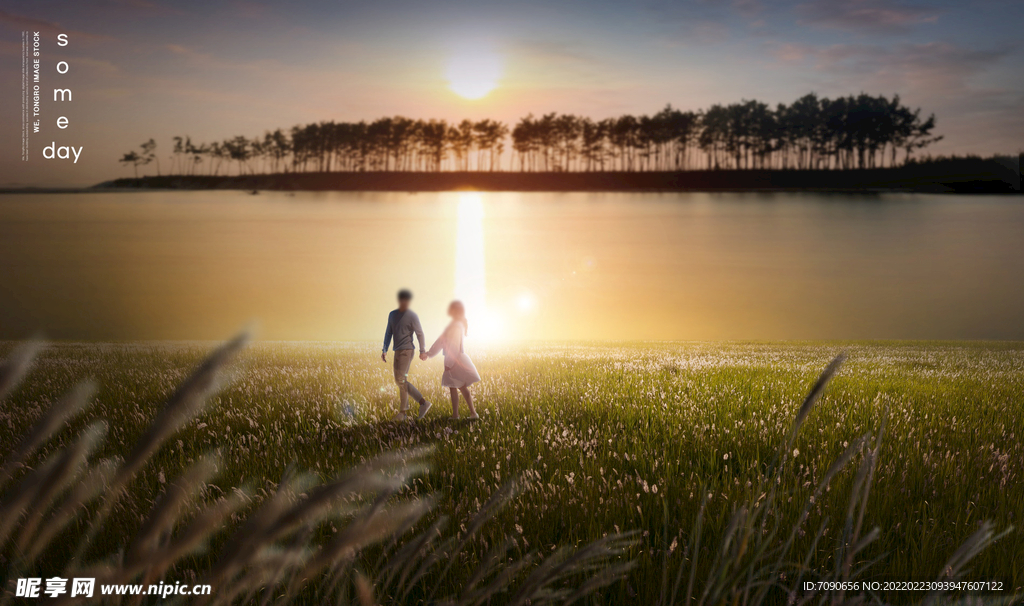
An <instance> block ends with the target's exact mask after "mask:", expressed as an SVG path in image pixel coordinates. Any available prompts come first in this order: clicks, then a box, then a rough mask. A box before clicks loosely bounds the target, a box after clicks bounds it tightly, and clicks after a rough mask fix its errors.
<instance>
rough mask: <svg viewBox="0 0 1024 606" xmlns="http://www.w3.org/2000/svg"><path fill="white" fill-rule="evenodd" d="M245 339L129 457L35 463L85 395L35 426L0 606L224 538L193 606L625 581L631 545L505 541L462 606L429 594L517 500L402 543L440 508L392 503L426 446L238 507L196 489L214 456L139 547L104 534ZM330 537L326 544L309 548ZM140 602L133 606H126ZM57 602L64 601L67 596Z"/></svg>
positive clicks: (419, 501) (20, 456) (546, 592)
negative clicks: (540, 546)
mask: <svg viewBox="0 0 1024 606" xmlns="http://www.w3.org/2000/svg"><path fill="white" fill-rule="evenodd" d="M245 341H246V339H245V337H244V336H242V337H239V338H236V339H235V340H233V341H231V342H229V343H227V344H226V345H224V346H222V347H220V348H219V349H217V350H216V351H214V352H213V354H212V355H210V356H209V357H208V358H207V359H206V360H205V361H204V362H203V363H202V364H201V365H200V366H199V368H198V369H196V370H195V371H194V372H193V374H192V375H191V376H190V377H189V378H188V379H187V380H185V381H184V382H183V383H182V384H181V386H180V387H179V388H178V389H177V390H176V391H175V392H174V393H173V395H172V396H171V397H170V398H169V399H168V400H167V402H166V403H165V404H164V406H163V408H162V409H161V410H160V412H159V413H158V414H157V416H156V418H155V419H154V420H153V422H152V423H151V424H150V425H149V427H148V429H147V430H146V431H145V432H144V433H143V435H142V436H141V437H140V439H139V440H138V441H137V442H136V443H135V444H134V446H133V447H132V448H131V450H130V452H129V454H128V456H127V457H126V458H124V459H120V460H118V459H110V458H103V459H99V460H93V455H94V454H95V453H96V451H97V447H98V446H99V445H100V443H101V442H102V440H103V438H104V435H105V433H106V424H105V423H104V422H102V421H96V422H93V423H90V424H89V425H88V426H87V427H86V428H85V429H84V430H82V431H81V432H80V433H79V435H78V437H77V438H75V439H73V440H72V442H71V444H69V445H67V446H65V447H63V448H57V449H55V450H54V451H53V452H52V453H50V454H48V455H46V456H45V457H44V458H43V459H42V462H41V463H40V464H38V465H32V464H31V461H32V456H33V455H34V454H35V453H36V452H37V451H38V450H39V449H40V447H41V446H43V444H44V443H45V442H46V441H47V440H48V439H49V438H51V437H53V436H54V435H55V434H56V433H57V432H58V431H60V430H61V429H63V428H64V425H65V424H66V423H67V422H68V421H70V420H71V419H73V418H74V417H75V416H76V415H78V414H79V413H80V412H82V411H83V410H84V409H85V408H86V407H87V406H88V401H89V399H90V397H91V395H92V392H93V388H92V387H91V385H90V384H88V383H85V384H82V385H81V386H79V387H76V388H75V389H73V390H72V391H71V392H70V393H69V394H68V395H67V396H65V397H64V398H62V399H61V400H59V401H57V402H56V403H55V404H54V406H53V407H52V408H51V409H50V410H49V411H48V412H47V413H46V414H44V415H43V416H42V417H41V418H40V419H39V421H38V422H37V423H36V425H35V426H34V427H33V428H32V430H31V431H30V432H29V433H28V434H27V435H25V437H24V438H23V440H22V441H21V443H20V444H19V445H18V446H17V447H16V448H15V449H14V450H13V451H11V453H10V454H9V455H8V457H7V459H6V460H5V461H4V464H3V467H2V471H0V489H2V490H3V500H2V504H0V545H3V546H4V549H3V555H4V564H5V571H4V572H5V575H4V581H5V583H4V586H5V588H6V591H5V592H4V594H3V596H2V598H0V604H7V603H9V602H10V601H11V599H12V597H13V596H14V593H13V591H12V590H13V587H12V585H13V583H14V580H15V579H17V578H20V577H24V576H32V575H43V576H46V577H50V576H63V577H64V578H70V577H87V578H88V577H91V578H95V579H96V584H97V586H102V585H107V584H125V583H141V584H145V585H149V584H155V583H157V582H158V581H161V580H164V579H166V578H168V577H169V575H172V574H173V573H174V572H175V569H176V567H177V566H178V565H179V564H181V563H183V562H188V560H189V557H190V556H192V555H193V554H195V553H196V552H197V551H201V550H202V549H203V548H204V547H205V546H206V545H207V543H209V542H210V541H211V540H214V538H215V537H216V535H218V534H219V533H221V532H222V529H223V528H224V527H225V526H233V527H234V530H233V531H230V532H229V535H230V536H229V538H227V540H226V541H225V542H224V544H223V547H222V548H221V549H220V551H219V553H218V554H217V555H216V556H215V557H214V558H213V559H212V560H211V563H212V565H211V566H210V567H209V568H208V569H207V570H205V571H202V575H203V576H202V578H201V579H199V583H202V584H209V585H211V586H213V587H214V588H216V591H214V592H213V593H212V594H211V595H209V596H198V597H196V599H195V602H196V603H199V604H234V603H245V604H249V603H260V604H269V603H292V602H313V603H320V602H323V601H331V602H338V603H348V602H349V601H353V600H357V601H359V602H361V603H362V604H364V605H367V604H372V603H375V601H376V599H375V597H374V596H375V594H377V595H378V596H380V597H382V598H383V597H386V598H387V600H386V601H388V602H399V603H402V602H403V601H404V600H405V599H406V598H409V597H411V596H415V599H416V601H421V600H423V599H426V601H430V602H438V603H447V604H460V605H467V606H468V605H476V604H483V603H488V602H490V601H491V600H493V599H494V598H495V597H496V596H498V595H502V596H507V600H508V602H509V603H511V604H571V603H574V602H577V601H579V600H580V599H582V598H585V597H586V596H588V595H590V594H591V593H593V592H594V591H597V590H599V589H600V588H602V587H604V586H606V585H608V584H610V583H614V582H616V581H617V580H618V579H619V578H621V576H622V575H623V574H625V573H626V572H628V570H629V569H630V568H631V563H630V562H629V561H628V560H623V558H622V554H623V553H624V551H625V549H626V548H627V547H628V546H629V545H630V544H631V543H632V539H631V537H630V536H629V535H628V534H626V535H613V536H608V537H605V538H602V539H600V540H597V541H593V542H591V543H589V544H587V545H584V546H582V547H580V548H578V549H576V548H563V549H559V550H557V551H555V552H554V553H551V554H544V555H541V554H540V553H538V552H537V551H533V552H531V553H529V554H526V555H525V556H523V557H519V558H515V557H510V553H509V552H510V550H511V547H512V545H513V544H514V543H513V542H510V541H504V542H503V543H502V544H500V545H495V546H494V548H493V549H492V551H491V553H490V554H489V557H488V558H487V559H486V560H484V561H483V562H482V563H481V564H480V565H479V566H478V567H477V568H476V570H475V571H474V572H473V578H472V581H471V582H470V583H468V584H466V585H465V586H464V587H463V588H461V591H459V592H458V593H457V594H453V595H446V594H445V593H444V592H443V590H442V589H441V588H442V585H441V584H440V582H439V581H440V580H441V579H443V578H444V576H445V575H446V573H447V572H448V571H449V569H450V568H451V567H452V565H453V563H454V562H455V561H456V560H457V559H458V557H459V555H460V552H461V551H462V550H463V549H464V548H465V546H466V545H467V544H468V543H469V542H470V541H471V540H473V539H475V538H476V536H477V534H478V533H479V532H480V530H481V529H482V528H483V527H484V526H485V525H486V524H487V523H488V522H489V521H490V519H491V518H492V517H493V515H494V513H495V512H496V511H498V510H499V509H500V508H501V507H502V506H503V505H504V504H505V503H506V502H507V501H508V499H509V498H510V497H511V495H512V494H513V493H514V490H515V489H514V483H509V484H507V485H506V486H505V487H504V488H503V489H502V490H501V491H499V492H497V493H495V494H494V495H493V496H492V497H491V498H490V500H488V502H487V503H486V504H485V505H484V507H483V508H481V509H480V511H479V512H477V513H476V514H475V516H474V517H473V520H472V523H471V525H470V527H469V529H468V530H466V531H465V532H462V533H459V534H456V535H446V534H444V533H443V532H442V530H443V529H444V526H445V523H444V519H443V518H440V519H438V520H436V521H434V522H433V523H432V524H430V525H429V526H427V528H425V529H423V530H421V531H420V532H419V534H416V535H411V536H410V531H411V530H413V529H415V528H416V527H417V526H419V525H420V523H421V521H422V520H423V519H424V517H425V516H426V515H427V514H428V513H429V512H430V511H431V509H432V508H433V505H434V499H433V498H416V497H402V496H401V494H400V493H401V492H402V490H403V489H404V488H405V487H406V486H407V485H408V483H409V481H410V480H411V479H412V478H415V477H417V476H418V475H420V474H422V473H423V472H424V471H425V470H426V469H427V466H428V464H427V456H428V455H429V449H427V448H418V449H407V450H403V451H398V452H393V453H387V454H383V455H381V456H378V457H375V458H373V459H371V460H369V461H367V462H365V463H364V464H361V465H359V466H358V467H355V468H353V469H350V470H348V471H346V472H344V473H342V474H340V475H338V476H336V477H335V478H333V479H331V480H329V481H326V482H321V481H319V480H318V479H317V478H315V477H314V476H313V475H311V474H308V473H303V472H299V471H297V470H294V469H289V471H288V473H286V475H285V477H283V478H282V479H281V481H280V482H279V483H278V484H277V486H276V488H275V490H274V491H273V492H272V493H271V494H268V495H267V498H266V499H264V500H263V501H262V503H260V504H259V505H257V506H254V507H248V505H249V504H250V503H251V502H252V490H251V489H247V488H245V487H239V488H236V489H234V490H233V491H232V492H231V493H230V494H226V495H224V496H222V497H220V498H216V499H209V498H207V496H206V494H205V493H206V492H207V491H206V487H207V486H208V484H209V482H210V481H211V480H212V479H213V478H214V477H215V475H216V473H217V470H218V468H220V467H222V466H223V460H222V457H221V456H220V455H219V454H218V453H217V452H209V453H206V454H203V455H202V456H200V457H198V459H197V460H196V461H195V462H193V463H192V464H191V465H189V466H188V467H187V468H186V469H185V470H184V471H183V473H182V474H181V475H180V476H179V477H178V478H177V479H176V480H174V481H172V482H171V483H170V484H169V485H168V486H167V489H166V490H165V491H164V492H163V493H162V494H161V495H160V496H159V497H158V498H157V499H156V500H155V501H154V502H153V503H152V506H151V507H150V509H149V511H148V512H146V513H145V515H144V518H143V519H142V521H141V525H140V527H139V529H138V531H137V532H136V533H135V534H134V535H133V536H129V535H128V534H126V533H123V532H122V531H121V529H120V528H118V527H117V526H114V525H111V524H109V523H108V522H109V517H110V514H111V512H112V511H113V510H114V509H115V508H116V507H117V505H118V503H119V501H120V500H121V498H122V497H123V495H124V494H125V491H126V490H127V489H128V488H129V486H130V485H131V483H132V481H133V480H134V479H135V477H136V475H137V474H138V473H139V472H140V471H141V470H142V469H143V468H144V467H145V466H147V465H148V464H150V463H151V459H152V457H153V455H154V454H155V453H156V452H157V451H158V450H159V449H160V447H161V445H163V444H164V442H166V441H167V440H168V439H169V438H170V437H171V436H173V435H174V434H175V433H177V432H178V431H179V430H180V429H181V428H182V426H183V425H185V424H186V423H188V422H189V421H190V420H192V419H193V418H194V417H195V416H196V415H197V414H199V413H200V412H201V411H202V410H203V408H204V406H205V403H206V401H207V398H208V396H209V395H211V394H212V393H214V392H215V391H216V390H217V389H218V387H219V386H220V385H221V380H222V379H223V376H224V371H225V368H226V367H227V365H228V363H229V362H230V361H231V359H232V358H234V357H235V355H236V354H237V352H238V351H239V349H240V348H241V347H242V346H243V344H244V343H245ZM38 349H39V345H38V344H35V343H32V344H29V345H27V346H24V347H21V348H19V349H17V350H16V351H15V352H14V353H13V354H12V355H11V356H10V359H9V360H8V362H7V363H6V364H5V365H4V366H3V367H2V368H0V395H6V393H7V392H9V391H10V390H11V389H13V388H14V387H15V385H16V384H17V383H18V381H19V380H20V379H21V378H22V377H23V376H24V375H25V373H26V371H27V369H28V366H29V365H30V363H31V360H32V357H33V355H34V354H35V352H36V351H37V350H38ZM16 471H20V473H16ZM326 526H329V527H330V528H331V530H332V531H333V532H331V533H329V535H330V536H329V537H328V538H326V539H325V540H318V538H319V535H323V534H325V533H324V530H325V527H326ZM100 533H107V534H114V535H117V536H116V543H118V544H119V548H118V549H117V550H115V551H111V552H102V551H97V550H96V549H94V548H93V540H94V539H95V538H96V537H97V536H98V535H99V534H100ZM64 534H67V535H70V536H72V537H74V540H73V542H74V550H73V555H72V556H70V557H67V558H63V559H62V558H60V557H46V556H45V554H46V553H47V551H48V550H49V549H50V548H51V547H52V546H53V544H54V543H55V542H56V541H57V540H58V538H59V537H61V535H64ZM378 544H385V545H387V546H388V549H386V550H384V551H383V552H382V554H381V555H380V556H379V558H378V566H377V569H378V572H379V573H380V575H381V578H380V581H379V583H377V584H376V585H375V584H374V583H372V582H371V581H370V580H368V577H367V576H366V574H365V573H361V572H360V570H359V564H360V563H361V562H360V556H361V555H363V554H364V552H365V550H366V549H367V548H368V547H370V546H371V545H378ZM41 568H43V569H42V570H41ZM382 592H383V593H382ZM423 596H425V598H424V597H423ZM96 598H97V601H98V600H99V599H103V597H102V596H100V595H97V596H96ZM107 599H111V600H115V601H117V602H120V601H121V600H122V599H125V598H122V597H116V598H115V597H111V598H107ZM143 599H144V597H143V596H137V597H134V598H129V599H128V602H129V603H139V602H141V601H142V600H143ZM150 599H152V600H154V601H156V600H159V599H160V598H150ZM58 601H74V600H73V599H72V598H70V597H68V596H67V595H65V596H64V598H63V600H58Z"/></svg>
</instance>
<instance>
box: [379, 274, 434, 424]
mask: <svg viewBox="0 0 1024 606" xmlns="http://www.w3.org/2000/svg"><path fill="white" fill-rule="evenodd" d="M411 303H412V293H411V292H409V291H408V290H406V289H404V288H403V289H402V290H400V291H398V309H396V310H394V311H393V312H391V313H390V314H389V315H388V327H387V329H385V331H384V350H383V351H381V352H380V359H381V360H382V361H383V362H387V361H388V345H390V344H391V339H392V338H394V340H395V347H394V349H395V383H396V384H397V385H398V398H399V401H400V403H401V408H400V409H399V411H398V415H396V416H395V420H396V421H406V420H408V419H409V395H410V394H411V395H412V397H413V399H414V400H416V401H417V402H419V404H420V414H419V418H420V419H422V418H423V417H424V416H426V414H427V411H428V410H430V407H431V404H430V402H428V401H427V400H426V398H424V397H423V395H422V394H420V392H419V390H418V389H416V388H415V387H413V386H412V385H411V384H410V383H409V380H408V379H409V367H410V366H411V365H412V358H413V356H414V355H415V354H416V347H415V346H414V345H413V341H412V337H413V334H415V335H416V338H417V339H419V341H420V351H421V352H422V351H426V350H427V344H426V339H424V338H423V328H422V327H421V326H420V319H419V316H417V315H416V312H414V311H413V310H411V309H409V305H410V304H411Z"/></svg>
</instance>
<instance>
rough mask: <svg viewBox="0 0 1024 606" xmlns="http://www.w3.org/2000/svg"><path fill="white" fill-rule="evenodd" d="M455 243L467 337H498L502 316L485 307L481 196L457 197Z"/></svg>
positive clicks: (458, 295)
mask: <svg viewBox="0 0 1024 606" xmlns="http://www.w3.org/2000/svg"><path fill="white" fill-rule="evenodd" d="M457 225H458V227H457V235H456V240H455V298H457V299H460V300H461V301H462V303H463V304H464V305H465V306H466V318H467V320H469V326H470V333H469V334H470V335H471V336H472V338H473V339H474V340H493V339H496V338H500V336H501V333H502V325H503V322H502V320H501V317H500V316H499V315H498V314H497V313H495V312H493V311H491V310H489V309H488V307H487V280H486V270H485V260H484V203H483V200H482V199H481V197H480V194H477V193H473V192H467V193H462V194H459V210H458V224H457Z"/></svg>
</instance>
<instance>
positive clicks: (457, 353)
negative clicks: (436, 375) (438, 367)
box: [427, 320, 480, 388]
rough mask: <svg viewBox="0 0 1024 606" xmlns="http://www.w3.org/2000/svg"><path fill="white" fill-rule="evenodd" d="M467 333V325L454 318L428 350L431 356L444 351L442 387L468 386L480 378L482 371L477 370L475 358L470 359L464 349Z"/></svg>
mask: <svg viewBox="0 0 1024 606" xmlns="http://www.w3.org/2000/svg"><path fill="white" fill-rule="evenodd" d="M465 334H466V326H465V325H464V324H463V323H462V322H459V321H458V320H453V321H452V323H451V324H449V325H448V328H446V329H444V332H443V333H441V336H440V337H438V338H437V341H434V344H433V345H431V346H430V351H428V352H427V355H428V356H430V357H431V358H432V357H434V356H436V355H437V354H438V353H441V352H442V351H443V352H444V374H443V375H441V387H456V388H457V387H466V386H468V385H472V384H473V383H476V382H477V381H479V380H480V373H478V372H477V371H476V366H474V365H473V360H470V359H469V356H467V355H466V352H465V351H464V350H463V345H462V340H463V338H464V337H465Z"/></svg>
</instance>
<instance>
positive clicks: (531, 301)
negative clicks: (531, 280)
mask: <svg viewBox="0 0 1024 606" xmlns="http://www.w3.org/2000/svg"><path fill="white" fill-rule="evenodd" d="M516 307H518V308H519V311H520V312H522V313H524V314H526V313H530V312H532V311H533V310H534V309H536V308H537V298H536V297H534V296H533V294H532V293H528V292H524V293H523V294H521V295H519V298H518V299H516Z"/></svg>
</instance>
